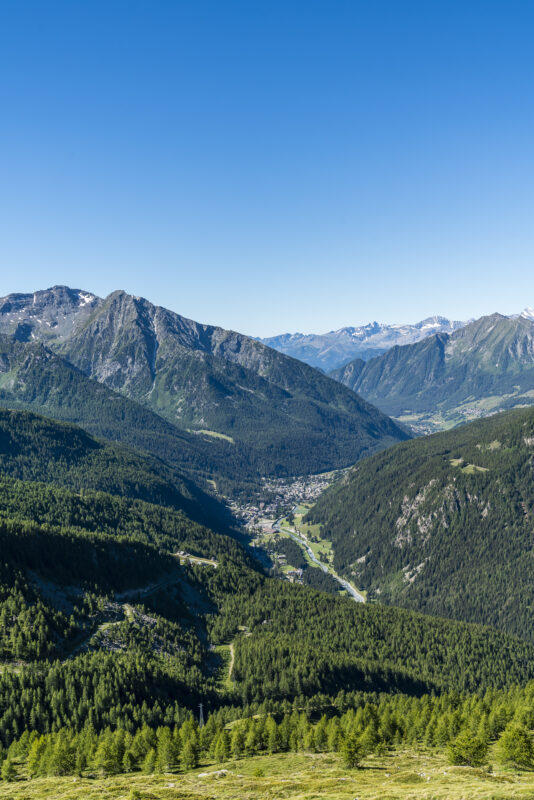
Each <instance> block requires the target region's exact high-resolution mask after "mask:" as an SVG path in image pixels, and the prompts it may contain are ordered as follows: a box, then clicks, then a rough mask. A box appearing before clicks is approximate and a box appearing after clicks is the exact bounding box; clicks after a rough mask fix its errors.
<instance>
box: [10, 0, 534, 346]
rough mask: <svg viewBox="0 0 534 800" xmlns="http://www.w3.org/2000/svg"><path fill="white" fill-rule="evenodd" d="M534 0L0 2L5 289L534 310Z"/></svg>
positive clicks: (221, 304) (248, 304)
mask: <svg viewBox="0 0 534 800" xmlns="http://www.w3.org/2000/svg"><path fill="white" fill-rule="evenodd" d="M533 40H534V4H533V3H532V2H520V1H517V0H507V1H506V2H505V1H504V0H503V2H495V1H494V0H485V2H476V0H473V1H472V2H471V1H470V0H463V2H447V0H440V1H439V2H438V0H425V2H413V1H411V0H402V2H400V0H391V1H390V2H387V1H385V0H372V2H371V0H369V2H358V0H353V1H352V2H341V0H328V2H327V0H324V2H315V1H314V0H307V1H306V2H303V1H302V2H301V1H300V0H293V1H292V0H284V2H277V0H269V2H263V0H248V2H237V1H235V2H233V1H232V0H218V1H217V2H211V1H210V0H204V1H203V0H196V2H180V0H175V1H174V2H171V1H170V0H145V1H144V2H138V0H131V1H130V2H122V1H121V0H106V1H105V2H102V1H101V0H91V2H81V1H79V0H68V2H56V0H47V2H46V3H43V2H42V1H41V0H39V2H25V0H13V2H11V0H2V2H0V265H1V281H0V295H3V294H7V293H9V292H14V291H33V290H34V289H36V288H45V287H47V286H50V285H53V284H57V283H66V284H69V285H71V286H76V287H79V288H84V289H89V290H91V291H93V292H95V293H97V294H100V295H105V294H107V293H108V292H110V291H112V290H113V289H116V288H123V289H126V290H127V291H129V292H131V293H133V294H140V295H143V296H146V297H148V298H149V299H151V300H152V301H154V302H157V303H159V304H162V305H165V306H167V307H169V308H172V309H173V310H175V311H178V312H179V313H181V314H184V315H186V316H189V317H192V318H194V319H197V320H199V321H202V322H210V323H216V324H220V325H223V326H224V327H230V328H234V329H237V330H240V331H243V332H245V333H248V334H252V335H264V336H267V335H272V334H275V333H280V332H283V331H286V330H290V331H295V330H299V331H304V332H311V331H314V332H324V331H326V330H330V329H332V328H338V327H341V326H343V325H351V324H359V323H364V322H368V321H370V320H374V319H377V320H380V321H384V322H408V321H416V320H418V319H421V318H422V317H424V316H427V315H429V314H434V313H441V314H444V315H447V316H450V317H453V318H457V319H464V318H468V317H472V316H480V315H481V314H484V313H489V312H492V311H494V310H500V311H502V312H503V313H512V312H514V311H519V310H520V309H521V308H523V307H524V306H525V305H534V48H533V47H532V41H533Z"/></svg>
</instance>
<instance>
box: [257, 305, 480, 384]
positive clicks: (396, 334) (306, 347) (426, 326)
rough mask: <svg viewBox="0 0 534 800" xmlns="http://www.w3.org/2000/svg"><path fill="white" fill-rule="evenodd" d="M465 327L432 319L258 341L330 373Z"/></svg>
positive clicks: (444, 319)
mask: <svg viewBox="0 0 534 800" xmlns="http://www.w3.org/2000/svg"><path fill="white" fill-rule="evenodd" d="M466 324H467V323H465V322H458V321H456V320H454V321H453V320H449V319H446V318H445V317H439V316H436V317H428V318H427V319H424V320H422V321H421V322H416V323H415V324H414V325H385V324H381V323H379V322H370V323H369V324H367V325H360V326H359V327H347V328H339V330H336V331H330V332H329V333H323V334H315V333H310V334H305V333H283V334H281V335H279V336H270V337H268V338H266V339H261V341H262V342H263V343H264V344H266V345H269V347H273V348H274V349H275V350H278V351H280V352H281V353H285V354H286V355H288V356H292V357H293V358H298V359H300V361H304V362H305V363H306V364H310V366H312V367H318V368H319V369H322V370H323V371H325V372H330V371H331V370H333V369H336V368H338V367H341V366H343V365H344V364H346V363H347V362H348V361H352V360H353V359H355V358H361V359H363V360H364V361H366V360H367V359H369V358H373V356H377V355H381V354H382V353H385V352H386V351H387V350H389V349H390V348H391V347H394V346H395V345H401V344H411V343H412V342H418V341H420V340H421V339H424V338H426V337H427V336H431V335H432V334H434V333H452V332H453V331H455V330H458V329H459V328H461V327H462V326H463V325H466Z"/></svg>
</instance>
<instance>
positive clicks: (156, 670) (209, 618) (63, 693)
mask: <svg viewBox="0 0 534 800" xmlns="http://www.w3.org/2000/svg"><path fill="white" fill-rule="evenodd" d="M6 419H7V420H8V421H9V420H12V421H13V431H14V434H13V439H12V442H13V448H12V449H8V452H7V454H6V453H5V452H4V456H3V460H2V467H3V469H4V470H5V471H11V472H12V473H13V475H23V476H24V475H25V470H29V474H31V475H32V477H36V476H37V473H36V472H35V473H32V472H31V470H32V469H35V464H37V463H38V461H39V459H40V457H43V456H44V455H45V454H46V459H48V462H49V463H50V468H51V475H50V476H48V477H49V478H50V479H52V480H55V479H57V480H58V481H60V482H61V481H63V482H64V483H69V481H73V483H74V484H75V487H76V488H71V487H70V488H69V487H68V486H58V485H55V484H54V483H44V482H42V481H41V482H39V481H35V480H33V481H28V480H20V479H19V478H18V477H12V476H10V475H9V474H7V472H4V474H3V475H2V477H1V479H0V538H1V543H0V544H1V552H2V564H1V570H0V653H1V656H0V657H1V659H2V662H3V665H2V671H1V675H0V700H1V698H4V699H3V700H1V702H0V708H1V709H2V713H1V715H0V736H1V737H2V740H3V742H4V743H5V744H9V742H10V741H11V740H12V739H13V738H14V737H17V736H20V735H21V734H22V733H23V731H24V729H33V730H36V731H38V732H40V733H44V732H46V731H49V730H58V729H60V728H61V727H65V726H67V725H68V726H70V727H71V728H72V729H75V730H80V729H81V728H83V727H84V725H86V724H87V723H91V724H92V725H93V726H94V728H95V729H96V730H103V729H104V728H105V727H106V726H108V725H110V726H112V727H116V726H118V725H119V726H123V727H125V728H126V729H128V730H135V729H136V728H137V727H138V726H140V725H142V724H143V723H145V722H147V723H149V724H150V725H154V726H158V725H161V724H175V723H180V722H181V721H183V720H184V719H185V718H186V717H187V714H188V712H189V710H190V709H191V708H195V707H196V704H197V703H198V702H199V700H200V699H202V701H203V702H204V703H205V704H206V709H207V710H208V709H210V710H214V709H216V708H223V707H228V706H232V705H233V706H234V707H239V708H241V709H248V710H247V713H251V710H254V709H257V708H258V707H259V706H260V705H261V704H263V703H270V704H271V707H272V708H273V710H276V709H279V710H282V709H283V708H284V703H288V702H290V703H291V702H293V701H295V702H297V703H298V704H299V705H301V706H302V705H306V704H312V705H315V706H318V707H330V706H331V705H332V704H333V703H335V702H337V701H336V698H338V697H340V696H342V697H344V698H345V700H343V702H347V703H351V702H357V698H358V697H359V696H360V694H359V693H361V692H362V691H377V690H380V691H387V692H392V691H399V690H402V691H405V692H408V693H409V694H411V695H420V694H421V693H422V692H425V691H441V690H446V689H451V688H453V687H456V688H458V687H462V688H464V689H466V690H474V689H477V690H478V689H483V688H486V687H503V686H509V685H511V684H513V683H516V682H524V681H526V680H528V679H529V678H531V677H534V647H533V646H532V645H530V644H527V643H525V642H523V641H521V640H519V639H516V638H514V637H510V636H506V635H504V634H501V633H498V632H496V631H492V630H491V629H485V628H481V627H478V626H469V625H465V624H462V623H457V622H451V621H446V620H439V619H432V618H429V617H425V616H422V615H419V614H414V613H412V612H408V611H404V610H397V609H392V608H387V607H378V606H377V607H367V606H363V605H360V604H356V603H354V602H353V601H352V600H350V599H348V598H345V599H344V598H335V597H331V596H329V595H326V594H323V593H321V592H316V591H314V590H313V589H310V588H307V587H299V586H293V585H290V584H288V583H284V582H282V581H279V580H275V579H271V578H268V577H266V576H265V575H263V573H262V572H261V570H259V568H258V567H257V566H256V565H255V563H254V562H253V561H252V560H251V559H250V557H249V556H248V555H247V553H246V552H245V550H244V549H243V548H242V547H241V546H240V545H239V544H238V543H237V542H236V541H235V540H233V539H231V538H229V537H228V536H224V535H221V534H218V533H214V532H213V531H211V530H209V529H208V528H205V527H202V526H201V525H198V524H197V523H195V522H193V521H191V520H190V519H188V518H187V517H186V516H185V515H184V513H183V512H182V511H176V510H175V509H174V508H172V507H170V506H161V505H157V504H155V503H147V502H146V501H145V500H143V499H140V498H141V497H143V495H144V494H145V493H149V492H150V491H153V490H154V489H153V485H154V483H155V485H156V486H157V487H158V486H159V484H158V483H157V480H156V478H154V477H153V476H152V474H151V468H152V463H151V461H150V460H147V461H146V463H145V464H144V465H138V470H137V478H138V486H137V489H136V492H135V493H132V496H131V497H124V496H118V495H113V494H110V493H107V492H104V491H96V489H95V488H94V487H96V486H97V485H98V482H99V481H101V480H102V479H104V480H105V479H106V475H107V473H106V471H105V470H104V471H103V472H102V465H103V463H105V459H104V461H103V460H102V459H103V455H106V453H107V456H106V457H107V458H109V459H111V461H110V464H113V463H115V464H116V465H117V467H118V471H119V476H120V466H121V465H120V461H118V462H113V458H114V457H115V456H116V451H115V449H114V448H112V450H111V452H108V451H107V450H106V448H105V447H103V446H102V445H98V443H96V446H95V443H94V440H91V439H90V437H87V436H86V434H84V433H83V432H80V431H76V430H75V429H72V428H70V427H69V426H64V425H60V424H57V423H52V422H49V421H46V420H41V419H37V418H35V417H34V416H33V415H29V414H13V415H9V414H8V415H6V417H4V421H5V420H6ZM9 428H10V426H9V425H7V424H4V428H3V431H4V434H3V435H4V437H6V436H7V435H8V433H9ZM66 434H67V441H65V435H66ZM32 437H33V438H34V443H33V447H32V448H30V440H31V438H32ZM23 445H24V446H23ZM17 446H18V448H19V452H17ZM99 447H102V448H103V450H104V454H100V455H98V453H99V450H98V448H99ZM4 450H5V448H4ZM29 450H30V452H28V451H29ZM88 450H89V453H90V454H91V453H92V452H93V451H94V453H96V455H89V456H88V454H87V451H88ZM31 452H33V454H34V455H33V456H32V455H31ZM37 455H39V458H37ZM61 456H62V458H63V471H61V469H60V465H61ZM138 458H139V459H141V457H138ZM46 459H45V458H43V460H46ZM32 463H33V465H34V466H32ZM82 464H83V470H82V469H81V465H82ZM77 470H78V471H77ZM54 474H55V475H56V478H54ZM80 476H82V477H83V476H85V481H84V482H85V484H86V487H87V488H85V486H81V485H80V484H79V483H77V481H78V480H80V481H81V480H82V478H81V477H80ZM43 477H44V476H43ZM117 480H119V478H117ZM158 480H159V476H158ZM143 481H145V482H146V485H143ZM157 490H158V491H159V488H158V489H157ZM180 554H181V555H180ZM230 650H231V651H232V652H233V659H232V660H233V663H231V662H229V661H228V656H229V654H230ZM340 693H341V694H340ZM8 698H9V702H7V699H8ZM351 698H352V699H351ZM234 713H235V712H234Z"/></svg>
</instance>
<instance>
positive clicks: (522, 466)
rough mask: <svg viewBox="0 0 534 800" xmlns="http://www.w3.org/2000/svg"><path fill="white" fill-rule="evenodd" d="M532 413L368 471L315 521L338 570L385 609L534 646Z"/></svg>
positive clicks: (358, 472)
mask: <svg viewBox="0 0 534 800" xmlns="http://www.w3.org/2000/svg"><path fill="white" fill-rule="evenodd" d="M533 457H534V411H533V410H532V409H525V410H518V411H511V412H506V413H504V414H499V415H496V416H494V417H490V418H488V419H485V420H480V421H478V422H473V423H469V424H467V425H463V426H461V427H459V428H456V429H454V430H451V431H448V432H446V433H439V434H435V435H433V436H427V437H423V438H420V439H415V440H413V441H410V442H406V443H403V444H401V445H398V446H396V447H393V448H391V449H390V450H388V451H386V452H384V453H381V454H379V455H377V456H373V457H371V458H369V459H366V460H365V461H363V462H361V464H359V465H358V466H357V467H355V468H354V469H353V470H352V471H351V472H350V473H348V474H347V475H346V477H345V478H344V480H343V481H341V482H340V483H338V484H337V485H335V486H334V487H333V488H332V489H330V490H329V491H327V492H325V494H324V495H323V496H322V497H321V498H320V499H319V502H318V503H317V504H316V505H315V506H314V508H313V509H312V510H311V511H310V512H309V514H308V521H310V522H313V523H315V524H318V525H320V529H321V531H322V535H323V536H324V537H325V538H327V539H329V540H331V541H332V543H333V548H334V553H335V559H334V563H335V565H336V567H337V568H338V569H339V570H340V571H341V572H342V573H345V574H346V575H350V576H351V577H352V579H353V580H354V581H355V583H356V585H358V586H361V587H362V588H364V589H367V590H368V591H369V592H370V595H371V597H375V598H377V599H379V600H380V602H388V603H393V604H396V605H402V606H406V607H408V608H412V609H417V610H420V611H424V612H427V613H430V614H439V615H444V616H447V617H451V618H454V619H464V620H468V621H472V622H485V623H487V624H491V625H494V626H496V627H499V628H501V629H502V630H506V631H509V632H512V633H515V634H517V635H519V636H522V637H524V638H527V639H529V640H532V638H533V628H532V615H531V606H532V603H533V602H534V594H533V587H534V561H533V558H532V521H533V515H534V480H533V471H532V470H533Z"/></svg>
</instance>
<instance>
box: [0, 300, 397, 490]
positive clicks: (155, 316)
mask: <svg viewBox="0 0 534 800" xmlns="http://www.w3.org/2000/svg"><path fill="white" fill-rule="evenodd" d="M0 334H3V335H4V339H3V361H2V363H1V364H0V369H1V373H0V391H1V393H2V395H1V400H2V403H3V404H4V405H11V406H12V407H17V408H28V409H31V410H33V411H38V412H41V413H44V414H47V415H49V416H56V417H58V418H60V419H65V420H68V421H70V422H77V423H79V424H82V425H83V426H84V427H85V428H86V429H87V430H89V431H90V432H92V433H94V434H96V435H104V436H106V437H108V438H109V437H110V436H111V438H114V437H118V438H120V440H121V441H123V442H125V443H128V444H130V445H134V446H137V445H138V444H139V442H140V440H141V439H144V440H146V439H147V438H150V439H151V443H150V444H149V445H148V449H150V451H151V452H153V453H154V454H157V453H158V443H157V441H155V440H156V439H157V437H158V436H162V438H163V439H164V450H160V451H159V452H160V455H163V454H164V453H167V452H168V451H169V450H171V451H172V452H171V454H170V455H167V456H165V457H166V460H167V461H172V462H173V464H174V465H178V466H179V465H180V463H182V465H183V464H184V462H185V464H186V465H187V466H188V468H189V469H190V472H191V474H192V475H193V477H194V478H195V479H198V480H200V481H201V485H203V487H204V488H206V480H215V481H216V483H217V486H218V488H219V489H221V490H223V491H230V490H231V489H232V487H233V488H235V487H236V486H237V485H240V486H242V485H243V484H244V483H246V482H254V480H258V479H259V477H260V476H263V475H276V476H288V475H295V474H302V473H304V472H306V473H312V472H320V471H324V470H329V469H334V468H339V467H344V466H348V465H350V464H353V463H354V462H356V461H357V460H358V459H359V458H360V457H361V456H363V455H365V454H369V453H371V452H374V451H376V450H377V449H380V448H381V447H385V446H387V445H389V444H391V443H393V442H396V441H401V440H403V439H406V438H407V434H406V432H405V430H404V429H402V428H400V427H399V426H398V425H396V424H395V423H394V422H392V421H391V420H390V419H388V417H386V416H385V415H384V414H382V413H381V412H379V411H378V410H377V409H376V408H374V407H373V406H371V405H370V404H368V403H367V402H365V401H363V400H362V399H361V398H359V397H358V396H357V395H356V394H355V393H354V392H353V391H351V390H349V389H348V388H346V387H344V386H343V385H341V384H339V383H338V382H336V381H334V380H332V379H330V378H328V377H327V376H325V375H323V374H321V373H320V372H319V371H317V370H314V369H312V368H311V367H309V366H308V365H306V364H303V363H302V362H300V361H297V360H295V359H292V358H289V357H288V356H285V355H283V354H281V353H278V352H276V351H275V350H273V349H272V348H269V347H267V346H266V345H264V344H262V343H260V342H258V341H255V340H253V339H250V338H249V337H246V336H243V335H241V334H239V333H235V332H233V331H226V330H223V329H221V328H217V327H213V326H209V325H201V324H199V323H197V322H194V321H192V320H189V319H186V318H185V317H182V316H180V315H178V314H175V313H174V312H171V311H168V310H167V309H164V308H161V307H158V306H154V305H152V304H151V303H149V302H148V301H147V300H145V299H143V298H139V297H133V296H131V295H128V294H126V293H125V292H122V291H117V292H113V293H112V294H110V295H109V296H108V297H107V298H105V299H101V298H98V297H96V296H95V295H92V294H90V293H88V292H84V291H81V290H75V289H70V288H68V287H63V286H58V287H53V288H52V289H49V290H45V291H41V292H36V293H34V294H26V295H24V294H17V295H9V296H8V297H5V298H3V299H1V300H0ZM60 376H61V377H60ZM59 380H60V383H61V388H59V384H58V381H59ZM102 387H103V388H102ZM125 399H126V400H128V401H130V404H129V405H126V406H125V404H124V400H125ZM132 403H133V404H135V405H132ZM101 408H104V411H103V412H101V411H100V409H101ZM147 414H148V416H147ZM123 415H127V416H128V418H129V420H130V422H132V421H134V425H133V426H132V424H130V422H129V423H128V424H118V423H119V421H120V419H121V417H122V416H123ZM113 417H114V418H115V421H113V420H112V418H113ZM132 428H135V431H136V432H135V434H133V432H132ZM112 431H114V433H113V432H112ZM326 431H328V435H325V432H326ZM170 440H172V444H170V443H169V442H170ZM196 443H198V446H197V444H196ZM146 446H147V445H146V441H145V447H146Z"/></svg>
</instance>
